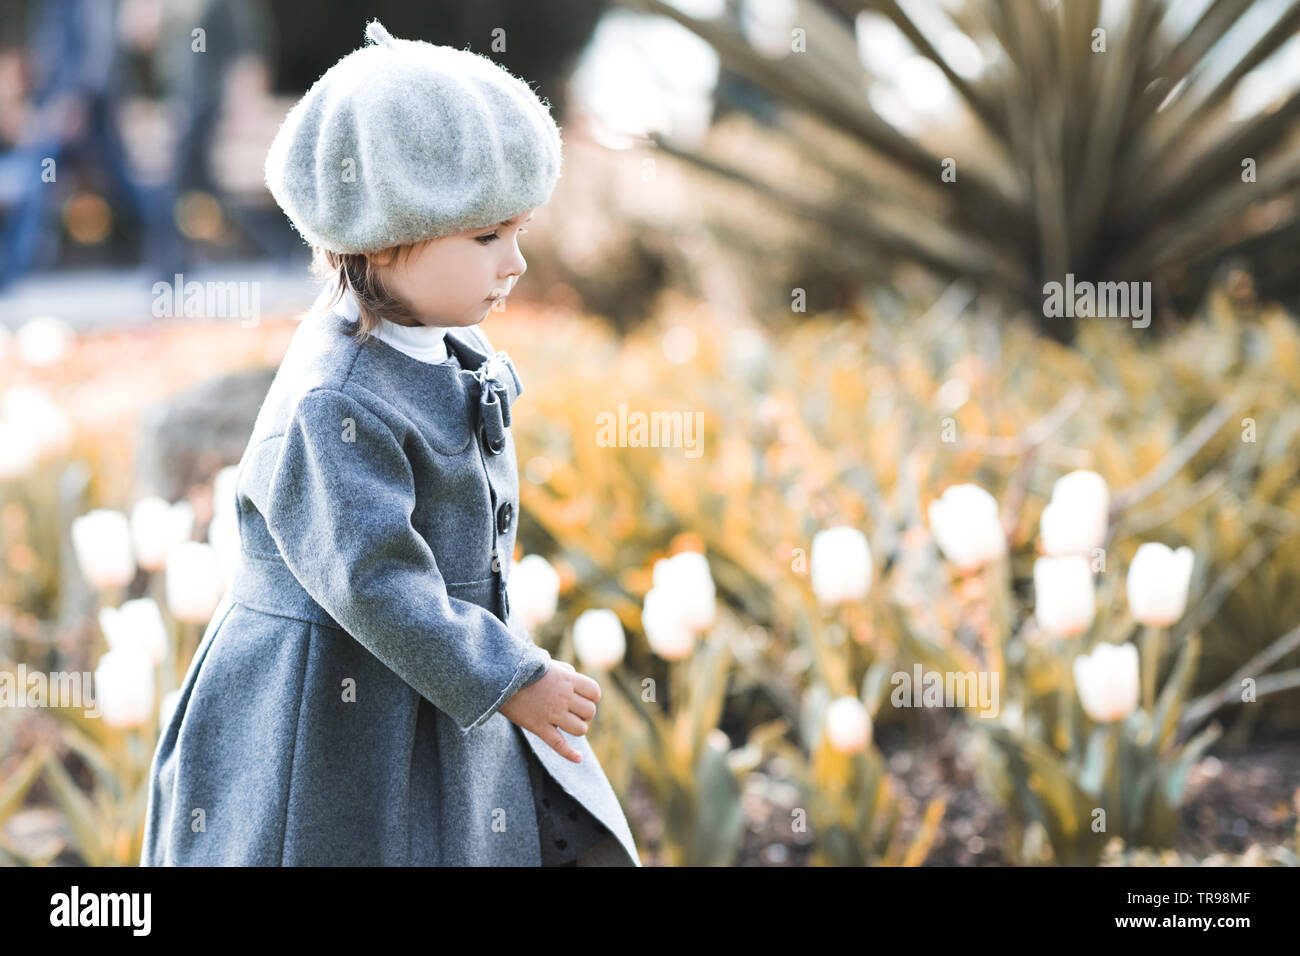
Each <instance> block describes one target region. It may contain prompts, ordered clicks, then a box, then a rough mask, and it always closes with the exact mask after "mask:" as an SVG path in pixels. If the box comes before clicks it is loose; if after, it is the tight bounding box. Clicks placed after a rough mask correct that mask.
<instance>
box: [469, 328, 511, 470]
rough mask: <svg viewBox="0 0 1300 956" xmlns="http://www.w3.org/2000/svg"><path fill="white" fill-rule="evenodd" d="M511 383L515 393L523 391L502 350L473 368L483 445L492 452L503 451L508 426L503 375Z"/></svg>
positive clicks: (508, 357)
mask: <svg viewBox="0 0 1300 956" xmlns="http://www.w3.org/2000/svg"><path fill="white" fill-rule="evenodd" d="M507 374H508V375H509V376H510V381H511V383H512V384H513V385H514V388H515V391H514V394H515V395H519V394H520V393H521V392H523V385H522V383H520V381H519V376H518V374H516V372H515V366H514V363H513V362H512V361H511V360H510V356H509V355H507V354H506V353H505V351H504V350H501V351H498V352H497V353H496V354H495V355H493V356H491V357H490V358H489V359H488V360H487V361H486V362H484V363H483V364H482V365H480V366H479V367H478V368H477V369H476V370H475V371H474V379H475V380H476V381H477V382H478V383H479V403H478V418H479V428H480V429H481V430H482V432H483V445H484V447H485V448H486V449H487V450H488V451H489V452H491V453H492V454H493V455H499V454H501V453H502V452H503V451H505V450H506V429H507V428H509V427H510V389H509V388H508V387H507V385H506V378H505V376H506V375H507Z"/></svg>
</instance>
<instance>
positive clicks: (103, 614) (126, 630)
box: [99, 597, 167, 664]
mask: <svg viewBox="0 0 1300 956" xmlns="http://www.w3.org/2000/svg"><path fill="white" fill-rule="evenodd" d="M99 626H100V629H101V630H102V631H103V632H104V639H105V640H107V641H108V648H109V650H112V651H119V650H139V651H142V652H143V653H145V654H148V655H149V659H150V660H152V661H153V662H154V663H155V664H157V663H158V662H159V661H161V660H162V659H163V658H164V657H165V656H166V654H167V625H166V624H164V623H163V617H162V611H160V610H159V609H158V602H157V601H155V600H154V599H153V598H150V597H143V598H136V599H135V600H134V601H124V602H123V603H122V606H121V607H116V608H115V607H104V608H100V610H99Z"/></svg>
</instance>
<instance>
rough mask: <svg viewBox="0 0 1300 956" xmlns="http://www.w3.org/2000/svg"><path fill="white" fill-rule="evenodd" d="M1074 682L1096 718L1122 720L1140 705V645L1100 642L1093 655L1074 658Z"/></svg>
mask: <svg viewBox="0 0 1300 956" xmlns="http://www.w3.org/2000/svg"><path fill="white" fill-rule="evenodd" d="M1074 685H1075V688H1076V689H1077V690H1078V692H1079V703H1080V704H1082V705H1083V710H1084V712H1085V713H1086V714H1087V715H1088V716H1089V717H1091V718H1092V719H1093V720H1095V721H1097V722H1099V723H1108V722H1110V721H1113V720H1122V719H1123V718H1125V717H1127V716H1128V715H1129V714H1131V713H1133V710H1134V709H1135V708H1136V707H1137V701H1138V652H1137V648H1136V647H1134V646H1133V645H1132V644H1121V645H1119V646H1118V647H1117V646H1116V645H1114V644H1098V645H1097V646H1096V647H1095V648H1093V651H1092V653H1091V654H1088V655H1085V656H1081V657H1076V658H1075V659H1074Z"/></svg>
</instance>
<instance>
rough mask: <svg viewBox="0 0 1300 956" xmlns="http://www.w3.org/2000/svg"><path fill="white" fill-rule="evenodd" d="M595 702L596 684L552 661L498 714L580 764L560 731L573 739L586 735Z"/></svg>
mask: <svg viewBox="0 0 1300 956" xmlns="http://www.w3.org/2000/svg"><path fill="white" fill-rule="evenodd" d="M598 700H600V685H599V684H597V683H596V682H595V681H594V680H592V679H591V678H590V677H588V676H586V675H585V674H579V673H578V672H577V671H576V670H574V669H573V665H572V664H568V663H566V662H564V661H556V660H553V661H551V666H550V667H548V668H547V669H546V673H545V674H544V675H543V676H542V677H541V679H540V680H536V681H533V683H531V684H529V685H528V686H527V687H525V688H523V689H522V690H520V691H518V692H516V693H515V695H514V696H513V697H511V698H510V699H509V700H508V701H506V702H505V704H503V705H502V707H501V709H500V713H502V714H504V715H505V716H506V719H507V720H509V721H510V722H511V723H514V724H517V725H518V726H520V727H522V728H524V730H531V731H532V732H533V733H534V734H536V735H537V736H538V737H540V738H541V739H542V740H544V741H546V743H548V744H549V745H550V746H551V747H552V748H553V749H554V750H555V752H556V753H558V754H560V755H561V756H563V757H567V758H568V759H569V760H572V761H573V762H574V763H582V755H581V754H579V753H578V752H577V751H576V750H574V749H573V748H572V747H570V746H569V743H568V741H567V740H565V737H564V734H562V733H560V731H561V730H565V731H567V732H568V733H571V734H573V735H575V736H582V735H584V734H586V732H587V727H588V725H590V723H591V721H592V719H593V718H594V717H595V716H596V701H598Z"/></svg>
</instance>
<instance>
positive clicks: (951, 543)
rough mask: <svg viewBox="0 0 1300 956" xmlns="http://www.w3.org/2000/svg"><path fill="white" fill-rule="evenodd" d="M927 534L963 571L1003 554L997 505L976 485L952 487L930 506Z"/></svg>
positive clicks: (1004, 537) (972, 569) (990, 496)
mask: <svg viewBox="0 0 1300 956" xmlns="http://www.w3.org/2000/svg"><path fill="white" fill-rule="evenodd" d="M930 530H931V531H932V532H933V534H934V538H935V541H936V542H938V545H939V548H940V550H942V551H943V554H944V557H946V558H947V559H948V560H949V561H951V562H952V563H953V564H955V565H956V566H957V567H958V568H959V569H961V570H963V571H974V570H975V569H976V568H979V567H980V566H982V565H984V564H987V563H988V562H990V561H993V560H996V559H997V558H1000V557H1002V556H1003V555H1004V554H1006V552H1007V538H1006V534H1005V533H1004V532H1003V530H1002V521H1001V520H1000V519H999V518H998V503H997V501H996V500H994V498H993V496H992V495H991V494H989V493H988V492H987V491H985V490H984V489H983V488H981V487H980V486H979V485H972V484H964V485H953V486H952V487H950V488H948V489H947V490H946V491H944V493H943V495H942V496H941V497H939V499H938V500H936V501H932V502H930Z"/></svg>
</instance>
